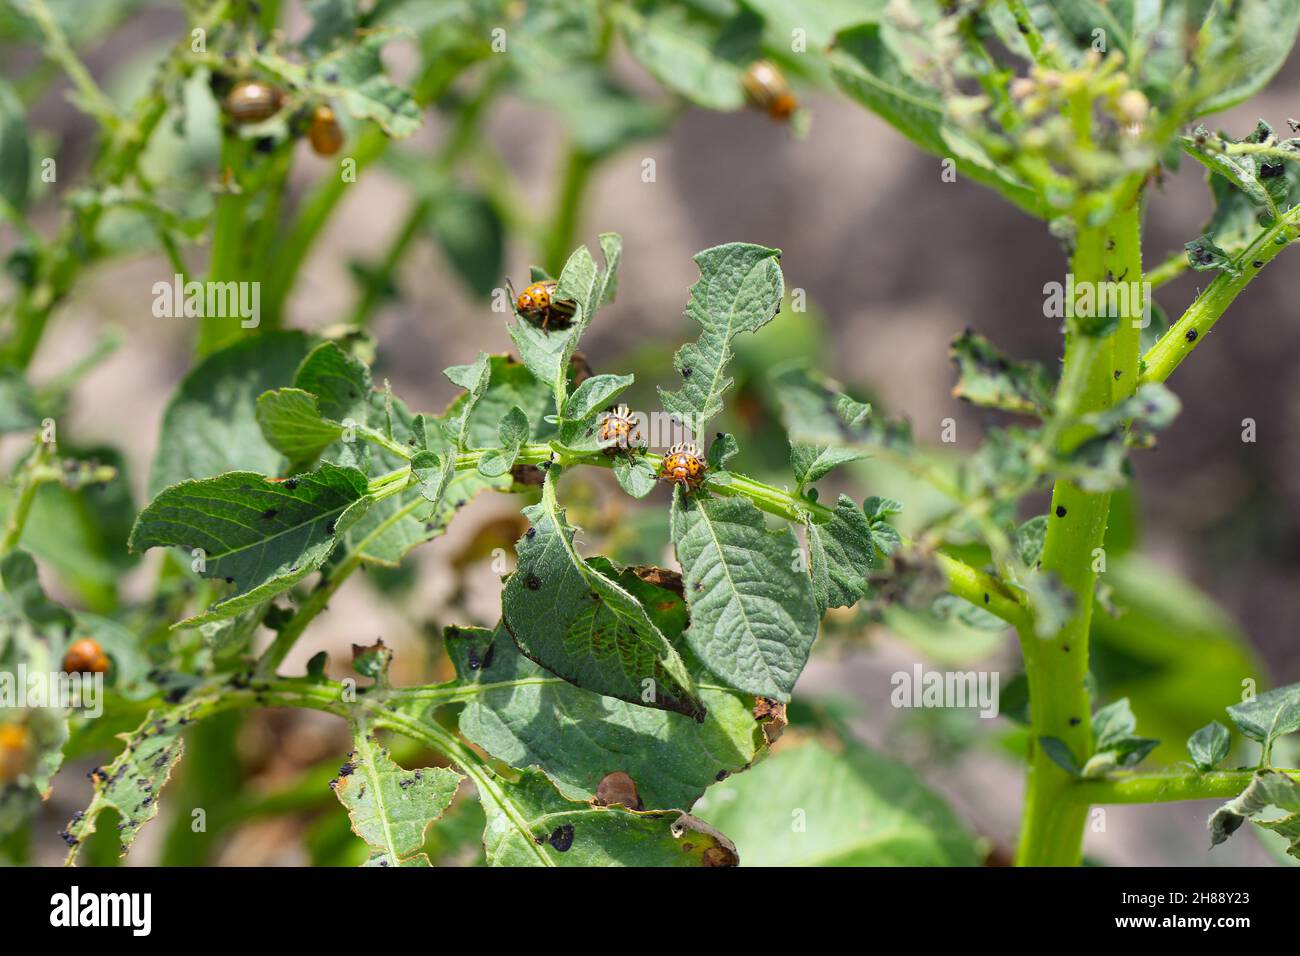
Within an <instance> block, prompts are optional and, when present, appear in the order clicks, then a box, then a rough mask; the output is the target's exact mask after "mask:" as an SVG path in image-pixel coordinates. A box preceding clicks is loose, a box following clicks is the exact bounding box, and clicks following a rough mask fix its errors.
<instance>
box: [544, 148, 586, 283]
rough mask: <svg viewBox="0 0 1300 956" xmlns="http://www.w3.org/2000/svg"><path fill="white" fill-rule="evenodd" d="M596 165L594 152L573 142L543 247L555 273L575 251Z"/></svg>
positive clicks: (547, 265) (547, 263)
mask: <svg viewBox="0 0 1300 956" xmlns="http://www.w3.org/2000/svg"><path fill="white" fill-rule="evenodd" d="M595 165H596V160H595V159H594V158H593V157H592V155H591V154H590V153H588V152H586V151H585V150H583V149H582V148H581V147H579V146H577V145H574V144H570V146H569V149H568V153H567V154H566V156H565V160H564V179H563V180H562V181H561V183H560V190H559V193H558V194H557V195H556V199H555V212H554V214H553V215H552V217H551V231H550V233H549V234H548V236H547V238H546V248H545V249H543V250H542V262H543V263H545V265H546V268H547V270H548V271H549V272H550V273H551V275H559V274H560V270H561V269H563V268H564V263H565V260H567V259H568V257H569V253H570V252H572V251H573V246H574V241H575V239H576V237H577V234H578V220H579V218H580V217H581V216H582V201H583V198H584V197H585V196H586V194H587V183H588V182H589V181H590V179H591V171H592V169H593V168H594V167H595Z"/></svg>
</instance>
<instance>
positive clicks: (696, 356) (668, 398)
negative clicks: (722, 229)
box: [659, 242, 785, 436]
mask: <svg viewBox="0 0 1300 956" xmlns="http://www.w3.org/2000/svg"><path fill="white" fill-rule="evenodd" d="M780 255H781V253H780V250H778V249H768V248H767V247H766V246H756V245H752V244H750V243H744V242H732V243H728V244H726V245H722V246H714V247H713V248H711V249H705V250H704V251H703V252H700V253H698V254H696V256H695V264H696V266H698V267H699V270H700V278H699V280H698V281H697V282H696V283H695V284H694V285H693V286H691V292H690V301H689V302H688V304H687V306H686V314H687V316H688V317H690V318H691V319H694V320H695V321H696V322H698V323H700V325H701V326H702V327H703V331H702V332H701V334H700V337H699V339H698V340H697V341H695V342H692V343H689V344H687V345H684V346H682V347H681V348H680V349H679V350H678V351H677V354H676V355H675V356H673V367H674V368H676V369H677V372H678V374H680V375H681V376H682V382H683V384H682V387H681V388H680V389H678V390H677V391H675V392H666V391H664V390H663V389H662V388H661V389H660V390H659V397H660V399H661V400H662V401H663V406H664V409H665V411H668V412H670V413H672V414H675V415H677V416H678V417H679V418H680V419H681V420H682V422H683V423H684V424H685V425H686V427H687V428H689V429H690V431H691V433H692V434H694V435H696V436H699V435H702V434H703V433H704V430H705V425H706V424H708V421H709V419H711V418H713V417H714V416H716V415H717V414H718V413H720V412H721V411H722V393H723V392H725V391H726V390H727V388H728V387H730V385H731V379H730V378H728V377H727V375H726V370H727V364H728V362H730V361H731V356H732V347H731V341H732V339H734V338H735V337H736V336H737V335H739V334H740V333H741V332H757V331H758V330H759V329H760V328H762V327H763V326H764V325H766V324H767V323H768V322H770V321H771V320H772V317H773V316H774V315H776V311H777V309H779V308H780V307H781V296H782V295H783V294H784V290H785V284H784V280H783V279H782V277H781V267H780V266H779V265H778V264H777V259H779V258H780Z"/></svg>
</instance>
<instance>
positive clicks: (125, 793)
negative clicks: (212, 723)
mask: <svg viewBox="0 0 1300 956" xmlns="http://www.w3.org/2000/svg"><path fill="white" fill-rule="evenodd" d="M187 722H188V708H185V707H180V708H175V707H174V708H165V709H160V710H154V711H150V712H149V715H148V716H147V717H146V718H145V720H144V723H142V724H141V725H140V726H139V727H137V728H136V729H135V730H134V731H133V732H132V733H129V734H121V735H120V739H122V740H124V741H125V742H126V746H125V747H124V748H123V750H122V752H121V753H120V754H119V755H118V756H117V759H116V760H114V761H113V762H112V763H111V764H109V765H108V766H107V767H97V768H95V770H93V771H92V772H91V782H92V783H93V784H94V788H95V793H94V796H93V797H92V798H91V800H90V804H89V805H88V806H87V807H86V809H85V810H84V811H83V812H81V813H79V814H77V815H76V816H75V817H73V819H72V822H71V823H69V824H68V828H67V830H66V831H65V832H66V836H65V837H64V840H65V841H66V842H67V843H68V845H69V846H70V847H71V848H72V849H71V850H70V851H69V853H68V859H69V861H75V859H76V856H77V850H78V847H79V846H80V844H81V843H83V842H84V841H85V839H86V837H88V836H90V834H92V833H94V832H95V821H96V819H97V818H98V816H99V814H100V813H102V812H103V811H104V810H106V809H109V808H112V809H114V810H116V811H117V813H118V816H119V817H120V818H121V821H120V822H119V823H118V836H117V839H118V844H119V846H120V847H121V851H122V854H123V855H124V854H125V853H126V851H127V850H129V849H130V848H131V844H132V843H133V842H134V841H135V837H136V834H137V833H139V832H140V828H141V827H142V826H144V825H145V824H146V823H148V822H149V821H150V820H152V819H153V818H154V817H156V816H157V815H158V796H159V794H160V793H161V792H162V789H163V787H164V786H165V785H166V783H167V780H168V779H169V778H170V777H171V772H172V768H174V767H175V766H176V764H177V763H178V762H179V761H180V759H181V754H182V753H183V752H184V749H185V745H184V742H183V741H182V739H181V732H182V731H183V730H184V729H185V724H186V723H187Z"/></svg>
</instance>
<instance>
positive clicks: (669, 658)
mask: <svg viewBox="0 0 1300 956" xmlns="http://www.w3.org/2000/svg"><path fill="white" fill-rule="evenodd" d="M555 471H556V469H554V468H552V469H551V471H550V472H549V473H548V475H547V479H546V484H545V485H544V486H543V489H542V503H541V504H539V505H534V506H532V507H530V508H526V509H525V510H524V514H525V515H526V516H527V517H528V519H529V520H530V521H531V522H532V523H533V527H532V530H531V532H530V534H526V535H525V536H524V537H522V538H520V539H519V543H518V544H517V545H516V547H515V551H516V553H517V555H518V557H519V564H518V568H517V570H516V571H515V573H514V574H512V575H511V576H510V579H509V580H508V581H507V582H506V587H505V590H504V592H503V593H502V595H501V607H502V613H503V619H504V622H505V626H506V628H507V629H508V630H509V632H510V636H511V637H513V638H514V640H515V643H516V644H517V645H518V647H519V649H520V650H521V651H522V652H523V653H524V655H525V656H527V657H529V658H530V659H532V660H533V661H535V662H537V663H538V664H540V665H542V666H543V667H545V668H546V669H547V670H549V671H552V672H553V673H555V674H558V675H559V676H560V677H563V678H564V679H565V680H567V681H569V682H571V683H573V684H575V685H577V686H578V687H584V688H586V689H588V690H591V691H594V692H596V693H600V694H604V695H606V696H609V697H615V698H618V699H619V700H624V701H628V702H629V703H632V704H640V705H642V706H645V707H652V708H658V709H660V710H670V711H676V712H677V713H681V714H686V715H688V716H690V717H693V718H694V719H696V720H703V719H704V705H703V704H702V703H701V702H700V700H699V697H698V696H697V694H696V691H695V687H694V681H693V680H692V679H691V676H690V674H689V673H688V672H687V670H686V666H685V664H684V663H683V662H682V659H681V657H680V655H679V654H678V653H677V650H676V649H675V648H674V647H673V646H672V644H671V643H670V642H669V641H668V639H667V638H666V637H665V636H664V635H663V633H662V632H661V631H660V630H659V628H658V627H657V626H656V625H655V624H654V622H653V621H652V620H651V619H650V617H649V615H648V614H647V612H646V609H645V608H644V607H643V606H642V605H641V603H640V602H639V601H638V600H637V599H636V598H635V597H634V596H633V595H632V594H630V593H629V592H628V591H627V590H626V589H625V588H623V587H622V586H620V585H619V584H618V583H616V582H615V581H614V580H612V579H611V578H609V577H607V576H605V575H604V574H602V573H601V572H600V571H598V570H597V569H596V568H595V567H594V566H593V565H592V564H591V563H589V562H587V561H584V560H583V559H582V558H581V557H580V556H579V555H578V552H577V550H576V549H575V547H574V543H573V538H574V533H575V529H574V528H572V527H570V526H569V525H568V523H567V521H566V519H565V515H564V512H563V511H562V510H561V509H560V507H559V503H558V502H557V501H556V497H555V478H554V476H555Z"/></svg>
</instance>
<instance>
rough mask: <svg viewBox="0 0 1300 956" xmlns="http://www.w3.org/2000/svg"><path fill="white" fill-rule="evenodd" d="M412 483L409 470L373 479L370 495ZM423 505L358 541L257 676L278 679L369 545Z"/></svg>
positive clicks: (288, 626) (279, 637)
mask: <svg viewBox="0 0 1300 956" xmlns="http://www.w3.org/2000/svg"><path fill="white" fill-rule="evenodd" d="M412 480H413V479H412V477H411V473H410V469H409V468H402V469H398V470H397V471H394V472H390V473H389V474H387V475H382V476H380V477H379V478H376V479H375V480H373V481H372V482H371V483H370V494H371V495H373V496H374V498H375V500H376V501H379V500H382V499H384V498H388V497H391V496H392V495H395V494H397V493H398V492H401V491H404V490H405V489H406V488H407V487H409V485H410V482H411V481H412ZM421 503H422V499H419V498H416V499H414V500H413V501H411V502H410V503H409V504H408V505H407V506H406V507H405V508H400V509H398V510H397V511H395V512H394V513H393V514H392V515H390V516H389V517H388V518H387V519H386V520H385V521H383V522H382V523H381V524H379V525H377V526H376V527H375V528H374V529H372V530H371V532H370V534H369V535H367V536H366V537H365V538H364V539H362V540H361V541H359V542H357V544H356V546H355V547H354V548H353V549H352V552H351V553H350V554H349V555H348V556H347V557H346V558H345V559H344V560H343V561H342V562H341V563H340V564H339V565H338V566H337V567H335V568H334V569H333V570H331V571H330V572H329V575H328V576H327V577H324V578H322V579H321V581H320V583H319V584H318V585H317V586H316V589H315V590H314V591H312V592H311V594H310V596H308V598H307V600H306V601H304V602H303V604H302V606H301V607H299V608H298V610H297V611H296V612H294V615H293V617H291V618H290V619H289V620H288V621H287V622H286V623H285V625H284V627H283V628H281V629H280V631H279V632H278V633H277V634H276V635H275V639H274V640H273V641H272V642H271V644H270V645H269V646H268V647H267V649H266V650H265V651H264V652H263V653H262V656H261V657H260V658H258V661H257V666H256V669H255V673H256V674H257V675H258V676H259V677H262V678H270V677H274V676H275V672H276V671H277V670H279V668H280V665H281V664H283V663H284V659H285V658H286V657H288V656H289V651H290V650H292V649H293V646H294V644H296V643H297V642H298V638H300V637H302V634H303V632H304V631H305V630H307V625H309V624H311V622H312V621H314V620H315V619H316V617H317V615H319V614H320V613H321V612H322V611H324V610H325V608H326V606H328V604H329V602H330V599H331V598H332V597H334V595H335V593H336V592H337V591H338V589H339V588H341V587H342V586H343V582H344V581H346V580H347V579H348V578H349V577H351V576H352V573H353V572H354V571H356V570H357V568H359V567H361V565H362V563H363V561H364V560H365V546H366V544H368V543H369V542H370V541H371V540H373V539H374V538H376V537H378V536H379V535H381V534H383V533H384V532H385V531H387V530H388V529H389V528H390V527H392V526H393V525H394V524H396V523H397V522H398V521H400V520H401V519H402V518H403V517H404V516H405V515H406V514H408V513H409V512H410V511H412V510H414V509H415V508H416V507H418V506H419V505H420V504H421Z"/></svg>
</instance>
